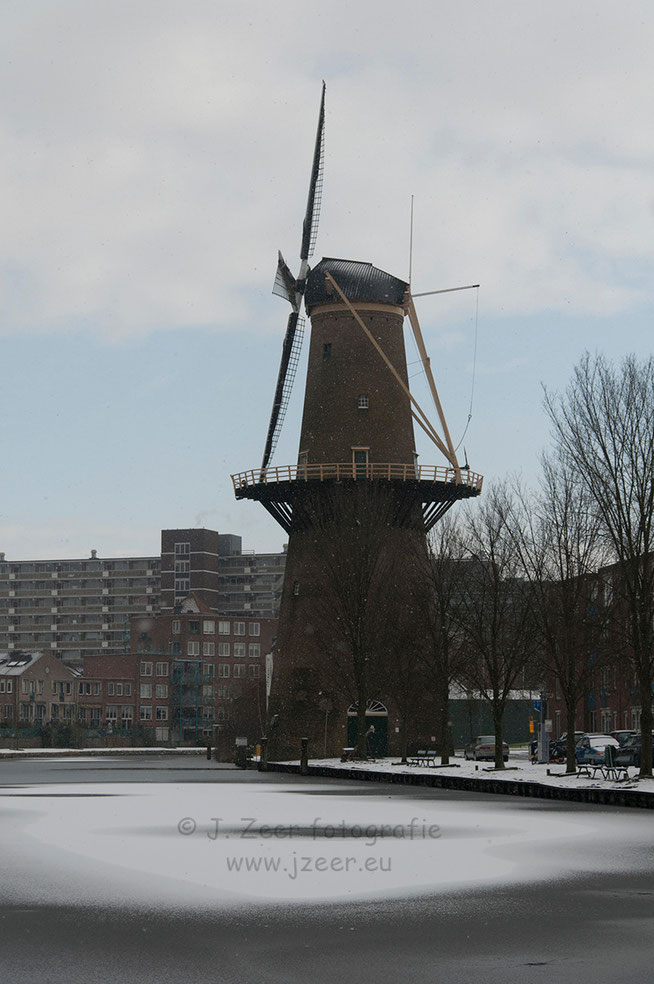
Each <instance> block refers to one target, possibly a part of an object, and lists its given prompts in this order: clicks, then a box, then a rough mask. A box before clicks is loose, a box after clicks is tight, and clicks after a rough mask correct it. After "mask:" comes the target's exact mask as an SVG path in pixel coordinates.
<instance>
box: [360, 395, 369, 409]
mask: <svg viewBox="0 0 654 984" xmlns="http://www.w3.org/2000/svg"><path fill="white" fill-rule="evenodd" d="M368 406H369V403H368V394H367V393H359V396H358V397H357V407H358V409H359V410H367V409H368Z"/></svg>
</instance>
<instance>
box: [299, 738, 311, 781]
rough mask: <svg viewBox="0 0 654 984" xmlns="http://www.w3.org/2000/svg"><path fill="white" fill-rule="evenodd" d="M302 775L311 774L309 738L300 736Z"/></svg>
mask: <svg viewBox="0 0 654 984" xmlns="http://www.w3.org/2000/svg"><path fill="white" fill-rule="evenodd" d="M300 743H301V748H300V775H301V776H308V775H309V739H308V738H300Z"/></svg>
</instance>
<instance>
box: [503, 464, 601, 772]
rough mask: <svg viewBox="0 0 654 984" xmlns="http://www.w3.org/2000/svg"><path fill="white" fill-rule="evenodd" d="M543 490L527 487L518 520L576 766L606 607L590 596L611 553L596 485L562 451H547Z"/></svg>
mask: <svg viewBox="0 0 654 984" xmlns="http://www.w3.org/2000/svg"><path fill="white" fill-rule="evenodd" d="M542 469H543V473H542V480H541V488H540V493H539V494H538V495H536V496H531V497H528V496H526V495H525V494H524V493H522V494H521V496H520V500H519V504H518V505H519V513H518V514H517V515H516V517H515V518H514V521H513V522H512V523H511V524H510V526H511V529H512V530H513V533H514V535H515V537H516V541H515V542H516V549H517V552H518V556H519V558H520V562H521V566H522V570H523V572H524V575H525V577H526V578H527V579H528V580H529V583H530V585H531V597H532V602H533V604H532V614H533V617H534V624H535V628H536V630H537V633H538V637H539V640H540V647H539V648H540V652H541V653H542V660H543V666H542V668H543V671H544V673H545V675H547V676H549V677H550V678H551V677H554V678H555V679H556V681H558V685H559V687H560V690H561V696H562V698H563V701H564V704H565V712H566V731H567V740H566V763H567V764H566V771H567V772H569V773H574V772H576V769H577V764H576V759H575V721H576V711H577V705H578V703H579V701H580V700H581V699H582V697H583V695H584V694H585V692H586V690H587V689H588V683H589V680H590V676H591V674H592V671H593V668H595V667H596V663H595V661H594V659H593V656H594V654H595V653H597V651H598V641H599V638H600V635H601V634H602V629H603V627H604V625H603V623H604V617H605V612H604V611H603V610H602V609H598V608H597V607H595V606H591V605H590V604H589V576H591V575H592V578H593V581H595V574H596V572H597V570H598V568H599V566H601V563H602V561H603V559H605V558H604V553H605V552H604V551H603V549H602V541H601V536H600V532H601V531H600V523H599V521H598V517H597V515H596V513H594V511H593V509H592V508H591V507H592V501H591V500H590V498H589V493H588V489H587V488H586V486H585V485H584V484H583V483H582V482H580V480H579V475H578V473H577V472H576V471H575V470H570V468H569V467H567V466H566V464H565V462H563V461H561V460H560V459H559V458H556V457H552V456H549V457H548V456H547V455H544V456H543V458H542Z"/></svg>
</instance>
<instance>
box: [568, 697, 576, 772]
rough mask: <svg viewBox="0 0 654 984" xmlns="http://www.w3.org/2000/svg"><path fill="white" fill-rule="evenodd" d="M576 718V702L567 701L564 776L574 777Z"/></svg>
mask: <svg viewBox="0 0 654 984" xmlns="http://www.w3.org/2000/svg"><path fill="white" fill-rule="evenodd" d="M576 716H577V701H576V700H574V701H573V700H568V701H566V705H565V726H566V730H567V735H566V739H565V771H566V775H574V773H575V772H576V771H577V758H576V755H575V727H576V723H577V722H576Z"/></svg>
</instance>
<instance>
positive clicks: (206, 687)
mask: <svg viewBox="0 0 654 984" xmlns="http://www.w3.org/2000/svg"><path fill="white" fill-rule="evenodd" d="M202 696H203V697H213V683H205V684H203V685H202Z"/></svg>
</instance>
